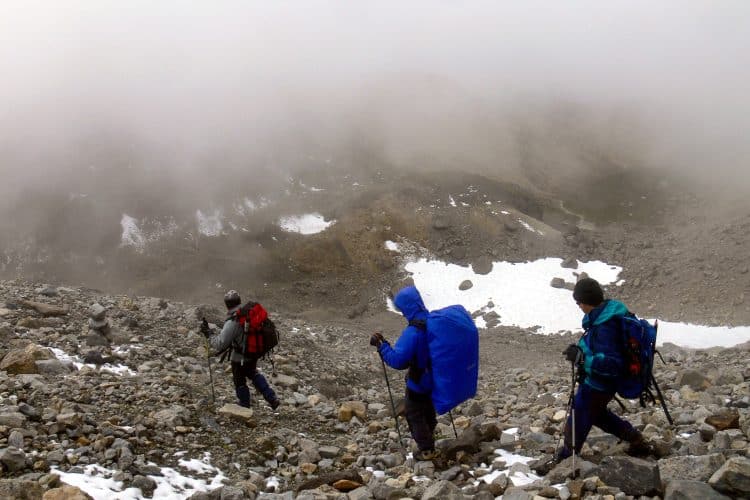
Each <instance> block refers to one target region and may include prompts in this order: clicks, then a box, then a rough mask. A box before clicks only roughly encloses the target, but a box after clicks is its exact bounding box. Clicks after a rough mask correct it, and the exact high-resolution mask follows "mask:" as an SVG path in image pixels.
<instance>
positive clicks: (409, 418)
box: [406, 389, 435, 451]
mask: <svg viewBox="0 0 750 500" xmlns="http://www.w3.org/2000/svg"><path fill="white" fill-rule="evenodd" d="M430 410H431V411H432V418H434V412H435V410H434V408H432V401H431V400H430V395H429V394H419V393H417V392H414V391H412V390H410V389H406V422H407V423H408V424H409V430H410V431H411V436H412V438H414V441H416V443H417V447H418V448H419V450H420V451H431V450H434V448H435V436H434V434H433V431H434V426H432V424H431V417H430Z"/></svg>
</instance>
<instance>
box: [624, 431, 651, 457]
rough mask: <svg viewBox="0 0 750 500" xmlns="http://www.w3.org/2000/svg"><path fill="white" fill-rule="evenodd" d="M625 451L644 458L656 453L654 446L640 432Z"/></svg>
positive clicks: (632, 455)
mask: <svg viewBox="0 0 750 500" xmlns="http://www.w3.org/2000/svg"><path fill="white" fill-rule="evenodd" d="M625 453H627V454H628V455H630V456H631V457H636V458H643V457H647V456H649V455H652V454H653V453H654V447H653V446H651V444H650V443H649V442H648V441H646V438H645V437H643V434H639V435H638V436H637V437H636V438H635V439H633V440H632V441H630V445H629V446H628V449H627V450H625Z"/></svg>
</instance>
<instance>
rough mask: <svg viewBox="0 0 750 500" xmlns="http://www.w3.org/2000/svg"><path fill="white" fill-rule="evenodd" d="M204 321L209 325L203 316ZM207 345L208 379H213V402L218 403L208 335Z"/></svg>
mask: <svg viewBox="0 0 750 500" xmlns="http://www.w3.org/2000/svg"><path fill="white" fill-rule="evenodd" d="M203 323H204V324H205V325H206V327H208V321H206V318H203ZM203 338H204V339H205V345H206V361H207V362H208V379H209V380H210V381H211V404H212V405H215V404H216V394H215V393H214V374H213V371H212V370H211V346H210V345H209V343H208V337H203Z"/></svg>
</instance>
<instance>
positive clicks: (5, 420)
mask: <svg viewBox="0 0 750 500" xmlns="http://www.w3.org/2000/svg"><path fill="white" fill-rule="evenodd" d="M25 422H26V416H25V415H24V414H23V413H20V412H17V411H10V410H3V411H2V412H0V426H4V427H8V428H10V429H13V428H22V427H23V425H24V423H25Z"/></svg>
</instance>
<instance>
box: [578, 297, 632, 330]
mask: <svg viewBox="0 0 750 500" xmlns="http://www.w3.org/2000/svg"><path fill="white" fill-rule="evenodd" d="M626 314H628V308H627V307H626V306H625V304H623V303H622V302H620V301H619V300H605V301H604V303H603V304H602V305H600V306H599V307H597V308H596V309H594V310H593V311H591V312H590V313H588V314H586V315H585V316H584V317H583V329H584V330H588V329H589V328H590V327H592V326H598V325H601V324H602V323H604V322H605V321H609V320H610V319H611V318H614V317H615V316H625V315H626Z"/></svg>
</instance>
